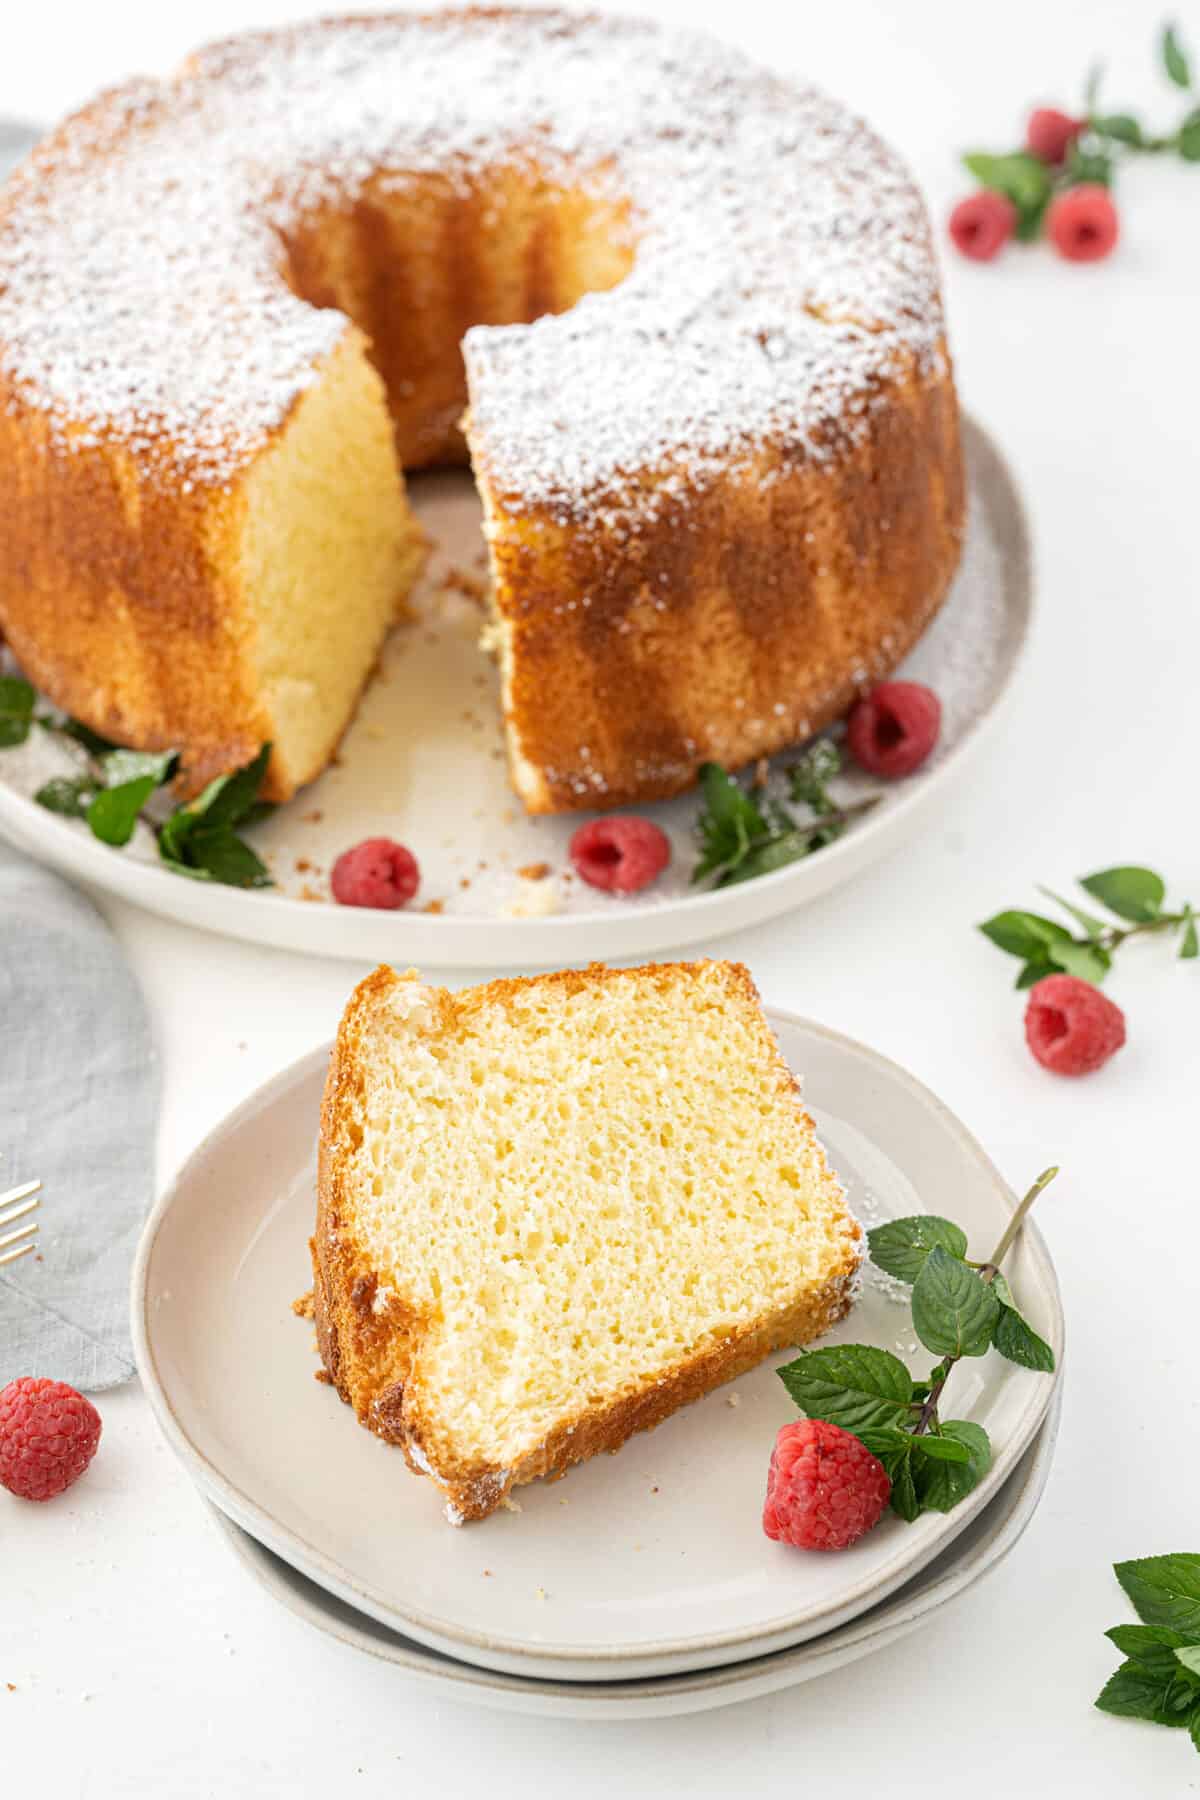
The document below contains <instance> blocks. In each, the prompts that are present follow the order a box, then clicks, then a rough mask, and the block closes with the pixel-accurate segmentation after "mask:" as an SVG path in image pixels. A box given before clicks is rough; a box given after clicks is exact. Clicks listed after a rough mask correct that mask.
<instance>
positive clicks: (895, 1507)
mask: <svg viewBox="0 0 1200 1800" xmlns="http://www.w3.org/2000/svg"><path fill="white" fill-rule="evenodd" d="M947 1466H949V1465H947ZM888 1474H889V1477H890V1479H891V1483H892V1511H893V1512H894V1513H896V1514H898V1516H899V1517H900V1518H902V1519H905V1520H907V1521H908V1523H909V1524H910V1525H911V1524H912V1522H913V1520H914V1519H916V1518H919V1517H920V1514H921V1502H920V1500H919V1499H918V1497H917V1484H916V1479H915V1477H914V1475H913V1465H912V1457H911V1456H906V1457H905V1458H904V1460H903V1461H902V1462H900V1463H898V1464H897V1466H896V1469H895V1472H894V1473H893V1472H892V1471H891V1470H889V1471H888Z"/></svg>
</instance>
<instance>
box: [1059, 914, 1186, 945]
mask: <svg viewBox="0 0 1200 1800" xmlns="http://www.w3.org/2000/svg"><path fill="white" fill-rule="evenodd" d="M1186 922H1187V914H1186V913H1185V912H1177V913H1160V914H1159V915H1158V917H1157V919H1146V920H1144V921H1143V922H1142V924H1140V925H1110V926H1109V927H1108V928H1107V930H1105V931H1102V932H1101V933H1100V935H1099V937H1098V938H1097V939H1096V940H1095V941H1096V942H1097V943H1098V944H1099V945H1100V947H1101V949H1102V950H1109V951H1111V950H1117V949H1119V948H1120V946H1121V945H1122V944H1123V943H1124V942H1125V940H1126V938H1131V937H1140V936H1141V935H1142V933H1143V932H1150V931H1172V930H1173V929H1174V928H1175V926H1176V925H1183V924H1185V923H1186ZM1079 941H1080V940H1079V939H1077V940H1076V942H1079ZM1082 941H1083V942H1084V943H1086V942H1087V939H1086V938H1085V939H1083V940H1082Z"/></svg>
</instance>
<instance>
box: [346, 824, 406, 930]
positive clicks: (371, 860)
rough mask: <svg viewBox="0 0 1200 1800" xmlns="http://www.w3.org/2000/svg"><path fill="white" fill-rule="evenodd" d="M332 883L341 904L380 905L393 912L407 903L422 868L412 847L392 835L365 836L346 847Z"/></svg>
mask: <svg viewBox="0 0 1200 1800" xmlns="http://www.w3.org/2000/svg"><path fill="white" fill-rule="evenodd" d="M330 885H331V886H332V888H333V897H334V899H335V900H337V901H339V902H340V904H341V905H342V906H381V907H383V908H385V909H386V910H387V911H388V912H394V911H395V910H396V908H397V907H398V906H407V904H408V902H409V901H410V900H411V899H412V897H413V895H414V894H415V893H416V891H417V889H418V887H419V886H420V885H421V871H420V869H419V868H418V867H417V859H416V857H415V856H414V855H413V853H412V851H411V850H406V849H405V848H404V845H403V844H396V843H393V842H392V840H391V838H385V837H377V838H364V839H363V841H362V843H361V844H355V846H354V848H353V849H352V850H343V851H342V854H341V855H340V856H339V857H338V859H337V861H336V862H335V863H334V865H333V875H332V877H331V882H330Z"/></svg>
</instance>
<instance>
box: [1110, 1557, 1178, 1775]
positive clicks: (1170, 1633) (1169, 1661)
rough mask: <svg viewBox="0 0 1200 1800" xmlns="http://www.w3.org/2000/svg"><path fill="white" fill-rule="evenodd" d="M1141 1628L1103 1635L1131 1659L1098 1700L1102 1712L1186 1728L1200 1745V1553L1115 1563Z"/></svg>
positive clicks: (1121, 1628) (1122, 1628) (1130, 1627)
mask: <svg viewBox="0 0 1200 1800" xmlns="http://www.w3.org/2000/svg"><path fill="white" fill-rule="evenodd" d="M1113 1573H1114V1574H1115V1575H1116V1577H1117V1580H1118V1581H1119V1582H1120V1584H1121V1586H1122V1587H1123V1588H1124V1590H1125V1592H1126V1594H1127V1595H1128V1596H1129V1599H1130V1600H1131V1601H1132V1603H1133V1608H1134V1611H1135V1612H1136V1613H1137V1615H1138V1617H1139V1619H1141V1621H1142V1623H1141V1624H1140V1625H1114V1626H1112V1627H1111V1628H1110V1629H1109V1630H1108V1631H1107V1632H1105V1636H1106V1637H1107V1638H1109V1639H1110V1640H1111V1642H1112V1643H1113V1644H1114V1645H1115V1646H1116V1648H1117V1649H1118V1650H1119V1651H1120V1652H1121V1654H1122V1655H1123V1656H1124V1657H1125V1661H1124V1662H1123V1663H1122V1664H1121V1666H1120V1668H1119V1669H1117V1671H1116V1672H1115V1674H1113V1675H1110V1676H1109V1678H1108V1680H1107V1681H1106V1682H1105V1684H1104V1686H1103V1688H1102V1689H1101V1690H1100V1693H1099V1694H1098V1695H1097V1697H1096V1705H1097V1706H1098V1707H1099V1709H1100V1711H1101V1712H1107V1713H1114V1714H1116V1716H1117V1717H1118V1718H1123V1719H1146V1720H1148V1721H1149V1722H1150V1723H1151V1724H1154V1725H1168V1726H1171V1727H1174V1728H1176V1729H1181V1730H1186V1731H1187V1732H1188V1733H1189V1735H1190V1737H1191V1740H1192V1744H1193V1746H1194V1748H1195V1749H1197V1750H1200V1556H1196V1555H1192V1554H1191V1553H1188V1552H1180V1553H1177V1554H1175V1555H1173V1556H1145V1557H1142V1558H1141V1559H1140V1560H1138V1561H1134V1562H1120V1563H1114V1564H1113Z"/></svg>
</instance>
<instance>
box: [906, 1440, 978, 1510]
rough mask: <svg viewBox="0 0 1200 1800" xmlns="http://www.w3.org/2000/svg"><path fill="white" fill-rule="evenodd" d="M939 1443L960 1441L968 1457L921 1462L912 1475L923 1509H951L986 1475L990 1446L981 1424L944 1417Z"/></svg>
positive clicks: (958, 1442) (931, 1459)
mask: <svg viewBox="0 0 1200 1800" xmlns="http://www.w3.org/2000/svg"><path fill="white" fill-rule="evenodd" d="M913 1441H914V1443H915V1442H918V1441H924V1440H923V1439H922V1440H917V1439H914V1440H913ZM938 1442H939V1443H943V1444H945V1443H956V1444H961V1445H962V1446H963V1448H964V1449H965V1450H966V1452H967V1460H966V1461H965V1462H946V1461H935V1460H934V1459H933V1458H929V1459H927V1460H926V1461H924V1462H923V1463H921V1465H920V1467H919V1468H918V1469H917V1470H916V1475H915V1479H916V1488H917V1497H918V1499H919V1500H920V1502H921V1506H922V1508H923V1509H924V1511H926V1512H951V1511H952V1510H953V1509H954V1507H956V1506H957V1505H958V1503H959V1501H960V1500H963V1499H965V1498H966V1496H967V1495H968V1494H969V1493H970V1492H971V1489H972V1488H974V1487H978V1485H979V1483H980V1482H981V1481H982V1480H983V1477H984V1476H985V1475H986V1474H987V1472H988V1470H989V1468H990V1467H991V1463H992V1446H991V1443H990V1442H989V1439H988V1434H987V1432H986V1431H985V1430H984V1429H983V1426H982V1425H976V1424H975V1423H974V1421H973V1420H971V1419H947V1420H946V1422H945V1424H944V1425H943V1426H942V1435H941V1437H940V1438H939V1439H938Z"/></svg>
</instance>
